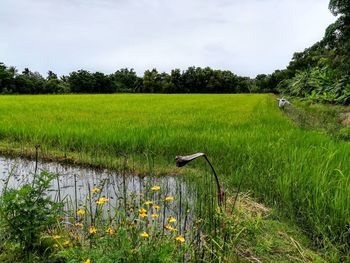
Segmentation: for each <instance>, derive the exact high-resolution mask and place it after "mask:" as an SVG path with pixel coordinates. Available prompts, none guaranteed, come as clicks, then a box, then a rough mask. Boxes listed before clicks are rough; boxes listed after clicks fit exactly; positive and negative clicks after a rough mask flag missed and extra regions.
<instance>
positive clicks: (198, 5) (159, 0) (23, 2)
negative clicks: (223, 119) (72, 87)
mask: <svg viewBox="0 0 350 263" xmlns="http://www.w3.org/2000/svg"><path fill="white" fill-rule="evenodd" d="M1 6H2V7H1V9H0V32H1V33H2V41H1V42H0V61H3V62H4V63H6V64H7V65H14V66H17V67H19V69H22V68H23V67H29V68H30V69H32V70H37V71H39V72H41V73H42V74H45V73H46V72H47V71H48V70H49V69H51V70H53V71H55V72H57V73H59V74H68V73H69V72H70V71H73V70H78V69H81V68H84V69H87V70H91V71H103V72H106V73H110V72H113V71H115V70H117V69H119V68H122V67H129V68H135V70H136V71H137V72H138V74H140V75H141V74H142V73H143V71H144V70H145V69H148V68H153V67H156V68H157V69H159V71H167V72H169V71H170V70H171V69H172V68H180V69H186V68H187V67H188V66H193V65H194V66H202V67H205V66H210V67H213V68H217V69H228V70H232V71H233V72H235V73H237V74H241V75H249V76H255V75H256V74H258V73H270V72H272V71H273V70H275V69H279V68H284V67H285V66H286V65H287V64H288V62H289V61H290V59H291V57H292V55H293V53H294V52H295V51H301V50H303V49H304V48H306V47H309V46H310V45H312V44H313V43H315V42H316V41H318V40H320V39H321V38H322V36H323V34H324V30H325V29H326V27H327V26H328V25H329V24H330V23H331V22H332V21H334V20H335V18H334V17H333V16H332V15H331V13H330V12H329V11H328V9H327V7H328V0H309V1H304V0H293V1H291V0H289V1H287V0H246V1H228V0H216V1H213V0H178V1H170V0H147V1H145V0H116V1H113V0H73V1H71V0H70V1H68V0H51V1H44V0H3V1H2V4H1Z"/></svg>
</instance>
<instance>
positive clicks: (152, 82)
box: [0, 63, 253, 94]
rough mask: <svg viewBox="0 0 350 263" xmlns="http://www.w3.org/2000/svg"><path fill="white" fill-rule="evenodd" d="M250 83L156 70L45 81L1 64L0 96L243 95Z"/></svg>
mask: <svg viewBox="0 0 350 263" xmlns="http://www.w3.org/2000/svg"><path fill="white" fill-rule="evenodd" d="M252 83H253V81H252V80H251V79H249V78H246V77H239V76H237V75H235V74H233V73H232V72H231V71H222V70H214V69H211V68H209V67H206V68H200V67H189V68H188V69H187V70H185V71H181V70H179V69H174V70H172V71H171V73H170V74H167V73H165V72H163V73H159V72H158V71H157V70H156V69H152V70H146V71H145V73H144V75H143V77H138V76H137V75H136V72H135V71H134V70H133V69H120V70H117V71H116V72H114V73H113V74H109V75H106V74H104V73H101V72H94V73H91V72H89V71H86V70H78V71H74V72H72V73H70V74H69V75H68V76H62V77H61V78H58V77H57V75H56V74H55V73H53V72H52V71H49V72H48V75H47V77H46V78H44V77H43V76H41V75H40V73H38V72H31V71H30V70H29V69H28V68H26V69H25V70H24V71H23V72H22V73H18V72H17V70H16V68H14V67H7V66H6V65H5V64H3V63H0V93H2V94H60V93H116V92H129V93H242V92H244V93H246V92H251V89H252Z"/></svg>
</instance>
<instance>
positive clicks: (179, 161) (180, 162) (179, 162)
mask: <svg viewBox="0 0 350 263" xmlns="http://www.w3.org/2000/svg"><path fill="white" fill-rule="evenodd" d="M202 156H203V157H204V158H205V160H206V161H207V162H208V164H209V166H210V167H211V170H212V171H213V174H214V177H215V181H216V187H217V195H218V205H219V207H221V205H222V203H223V199H224V194H225V193H224V191H223V190H221V186H220V182H219V177H218V175H217V174H216V172H215V169H214V167H213V165H212V164H211V163H210V161H209V159H208V157H207V156H206V155H205V153H195V154H191V155H186V156H181V155H178V156H176V157H175V160H176V166H177V167H182V166H185V165H186V164H187V163H189V162H191V161H193V160H195V159H197V158H198V157H202Z"/></svg>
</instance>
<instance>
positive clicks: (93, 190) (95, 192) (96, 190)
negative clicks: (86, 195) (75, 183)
mask: <svg viewBox="0 0 350 263" xmlns="http://www.w3.org/2000/svg"><path fill="white" fill-rule="evenodd" d="M99 192H101V189H99V188H97V187H94V188H92V193H94V194H97V193H99Z"/></svg>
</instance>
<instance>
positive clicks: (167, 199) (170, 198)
mask: <svg viewBox="0 0 350 263" xmlns="http://www.w3.org/2000/svg"><path fill="white" fill-rule="evenodd" d="M164 200H165V201H173V200H174V197H172V196H167V197H165V198H164Z"/></svg>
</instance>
